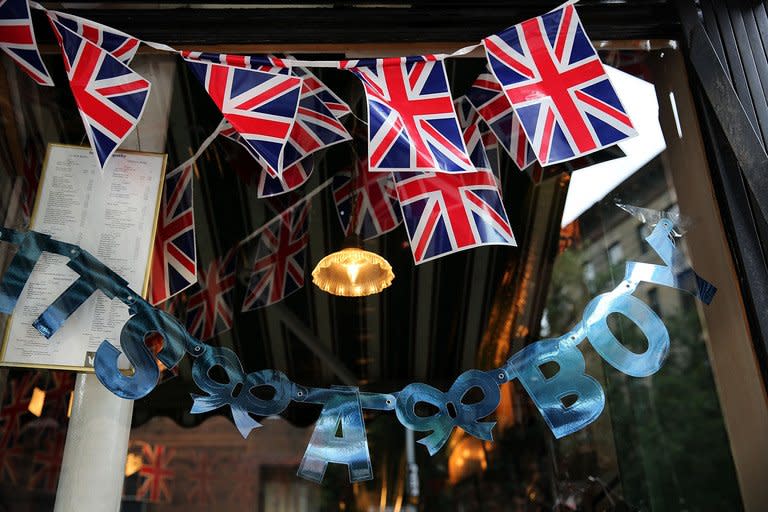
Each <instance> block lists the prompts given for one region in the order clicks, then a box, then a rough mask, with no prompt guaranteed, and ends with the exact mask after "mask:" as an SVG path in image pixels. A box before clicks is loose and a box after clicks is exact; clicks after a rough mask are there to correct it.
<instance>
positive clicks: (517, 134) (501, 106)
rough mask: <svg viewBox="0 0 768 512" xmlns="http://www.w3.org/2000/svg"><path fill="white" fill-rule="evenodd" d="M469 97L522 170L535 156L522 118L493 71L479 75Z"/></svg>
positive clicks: (467, 96) (470, 101) (469, 92)
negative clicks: (514, 108)
mask: <svg viewBox="0 0 768 512" xmlns="http://www.w3.org/2000/svg"><path fill="white" fill-rule="evenodd" d="M466 98H467V101H469V103H470V104H471V105H472V106H473V107H474V109H475V110H476V111H477V112H478V114H480V117H481V118H482V119H483V121H485V123H486V124H487V125H488V126H489V127H490V129H491V130H492V131H493V134H494V135H495V136H496V138H497V139H498V140H499V143H500V144H501V146H502V147H503V148H504V150H505V151H506V152H507V154H509V156H510V157H511V158H512V161H513V162H515V165H517V168H518V169H520V170H522V169H525V168H526V167H528V166H529V165H531V163H533V162H534V161H535V160H536V154H535V153H534V152H533V148H532V147H531V145H530V144H529V143H528V139H527V138H526V136H525V131H523V127H522V125H521V124H520V120H519V119H518V118H517V116H516V115H515V111H514V110H513V109H512V105H510V103H509V100H508V99H507V97H506V96H505V94H504V91H503V90H502V88H501V84H500V83H499V82H498V81H497V80H496V77H494V76H493V74H491V72H490V71H486V72H484V73H481V74H480V75H478V77H477V78H476V79H475V82H474V83H473V84H472V87H470V88H469V91H467V95H466Z"/></svg>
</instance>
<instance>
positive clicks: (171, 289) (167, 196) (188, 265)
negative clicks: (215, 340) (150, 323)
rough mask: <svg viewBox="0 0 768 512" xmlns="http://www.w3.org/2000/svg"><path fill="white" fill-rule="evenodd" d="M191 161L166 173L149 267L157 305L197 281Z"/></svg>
mask: <svg viewBox="0 0 768 512" xmlns="http://www.w3.org/2000/svg"><path fill="white" fill-rule="evenodd" d="M193 168H194V164H189V165H186V166H182V167H178V168H176V169H174V170H173V171H171V172H169V173H168V174H167V175H166V176H165V183H164V184H163V196H162V201H161V203H160V212H159V215H158V219H157V231H156V233H155V245H154V250H153V252H152V266H151V270H150V282H149V284H150V286H149V288H150V302H151V303H152V304H153V305H158V304H160V303H162V302H165V301H167V300H168V299H170V298H171V297H173V296H174V295H176V294H177V293H179V292H180V291H182V290H185V289H187V288H189V287H190V286H192V285H193V284H195V283H196V282H197V252H196V246H195V214H194V209H193V207H192V200H193V194H192V176H193Z"/></svg>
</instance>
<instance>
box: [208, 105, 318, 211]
mask: <svg viewBox="0 0 768 512" xmlns="http://www.w3.org/2000/svg"><path fill="white" fill-rule="evenodd" d="M219 134H220V135H222V136H224V137H226V138H228V139H230V140H232V141H234V142H237V143H238V144H240V145H241V146H242V147H244V148H245V150H246V151H248V154H250V155H251V157H253V159H254V160H256V161H257V162H258V163H259V166H260V167H261V173H260V174H259V181H258V186H257V189H256V195H257V197H260V198H264V197H272V196H277V195H280V194H285V193H286V192H290V191H291V190H294V189H297V188H299V187H300V186H302V185H303V184H304V183H306V181H307V180H308V179H309V176H310V175H311V174H312V170H313V169H314V166H315V162H314V160H313V159H311V158H305V159H303V160H299V161H298V162H297V163H295V164H293V165H292V166H290V167H288V168H286V169H284V170H283V174H282V176H280V177H277V176H275V171H274V170H273V169H270V168H269V165H268V164H267V163H266V162H265V161H264V159H263V158H261V156H259V154H258V153H256V152H255V151H254V150H253V149H252V148H251V147H250V146H249V145H248V144H246V143H245V141H243V138H242V137H241V136H240V134H239V133H237V130H235V129H234V128H232V125H231V124H229V122H228V121H227V120H224V121H223V122H222V124H221V125H220V127H219Z"/></svg>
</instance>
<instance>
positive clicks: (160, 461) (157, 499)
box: [135, 443, 176, 503]
mask: <svg viewBox="0 0 768 512" xmlns="http://www.w3.org/2000/svg"><path fill="white" fill-rule="evenodd" d="M175 456H176V451H175V450H173V449H169V448H167V447H165V446H163V445H161V444H156V445H154V446H152V445H150V444H149V443H142V447H141V459H142V465H141V469H140V470H139V477H140V478H141V479H142V482H141V484H140V485H139V488H138V489H136V496H135V499H136V501H148V502H150V503H169V502H170V501H171V500H172V499H173V494H172V493H171V488H170V487H169V485H168V484H169V483H170V482H171V480H173V478H174V477H175V476H176V472H175V471H174V470H173V469H171V468H170V464H171V461H172V460H173V458H174V457H175Z"/></svg>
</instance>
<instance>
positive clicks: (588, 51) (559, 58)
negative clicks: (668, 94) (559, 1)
mask: <svg viewBox="0 0 768 512" xmlns="http://www.w3.org/2000/svg"><path fill="white" fill-rule="evenodd" d="M483 43H484V45H485V50H486V54H487V56H488V62H489V63H490V67H491V70H492V71H493V74H494V75H495V76H496V78H497V79H498V81H499V82H500V83H501V84H502V87H503V89H504V92H505V93H506V95H507V98H508V99H509V101H510V102H511V103H512V106H513V107H514V109H515V113H516V114H517V115H518V117H519V118H520V121H521V123H522V126H523V129H524V130H525V133H526V135H527V137H528V140H529V141H530V142H531V145H532V146H533V148H534V150H535V152H536V157H537V158H538V160H539V162H541V164H542V165H550V164H554V163H557V162H563V161H566V160H570V159H571V158H575V157H577V156H580V155H585V154H587V153H591V152H593V151H597V150H598V149H600V148H602V147H605V146H609V145H611V144H614V143H616V142H619V141H621V140H624V139H626V138H629V137H632V136H634V135H635V134H636V132H635V130H634V128H633V127H632V121H631V120H630V119H629V116H627V113H626V111H625V110H624V107H623V106H622V105H621V101H619V98H618V96H617V95H616V91H614V89H613V86H611V82H610V81H609V79H608V75H607V74H606V73H605V69H604V68H603V65H602V63H601V62H600V59H599V57H598V56H597V52H595V48H594V47H593V46H592V43H591V42H590V40H589V38H588V37H587V35H586V33H585V32H584V28H583V27H582V25H581V21H580V20H579V16H578V14H576V9H575V8H574V6H573V5H572V4H567V5H564V6H562V7H560V8H558V9H555V10H553V11H551V12H549V13H547V14H545V15H543V16H539V17H537V18H532V19H530V20H527V21H524V22H522V23H520V24H519V25H515V26H513V27H510V28H508V29H506V30H505V31H504V32H502V33H500V34H497V35H493V36H490V37H488V38H486V39H485V40H483Z"/></svg>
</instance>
